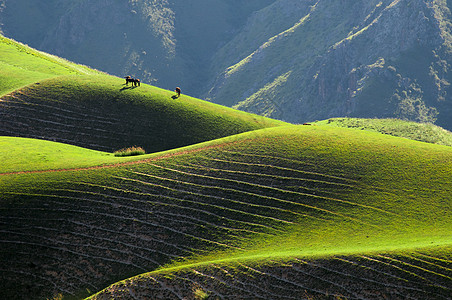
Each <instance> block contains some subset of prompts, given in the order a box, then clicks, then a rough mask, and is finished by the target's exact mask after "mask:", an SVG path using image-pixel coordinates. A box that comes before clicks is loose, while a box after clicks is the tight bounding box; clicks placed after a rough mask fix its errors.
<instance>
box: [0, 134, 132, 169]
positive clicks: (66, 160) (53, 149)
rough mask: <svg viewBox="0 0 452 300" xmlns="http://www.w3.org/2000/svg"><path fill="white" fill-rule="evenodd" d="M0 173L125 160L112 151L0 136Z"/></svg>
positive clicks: (77, 166) (63, 167) (75, 166)
mask: <svg viewBox="0 0 452 300" xmlns="http://www.w3.org/2000/svg"><path fill="white" fill-rule="evenodd" d="M0 158H1V161H2V163H1V164H0V173H11V172H27V171H42V170H58V169H75V168H86V167H92V166H99V165H103V164H114V163H119V162H125V160H124V159H121V158H118V157H115V156H114V155H113V154H112V153H107V152H101V151H95V150H90V149H85V148H81V147H76V146H71V145H67V144H62V143H56V142H50V141H43V140H37V139H28V138H17V137H4V136H2V137H0Z"/></svg>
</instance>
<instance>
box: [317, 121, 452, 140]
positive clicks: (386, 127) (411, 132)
mask: <svg viewBox="0 0 452 300" xmlns="http://www.w3.org/2000/svg"><path fill="white" fill-rule="evenodd" d="M315 124H316V125H328V126H337V127H346V128H354V129H359V130H368V131H374V132H380V133H383V134H388V135H393V136H397V137H403V138H407V139H411V140H415V141H421V142H426V143H432V144H438V145H445V146H452V132H450V131H448V130H446V129H444V128H441V127H439V126H436V125H433V124H430V123H416V122H411V121H404V120H399V119H358V118H333V119H328V120H324V121H319V122H316V123H315Z"/></svg>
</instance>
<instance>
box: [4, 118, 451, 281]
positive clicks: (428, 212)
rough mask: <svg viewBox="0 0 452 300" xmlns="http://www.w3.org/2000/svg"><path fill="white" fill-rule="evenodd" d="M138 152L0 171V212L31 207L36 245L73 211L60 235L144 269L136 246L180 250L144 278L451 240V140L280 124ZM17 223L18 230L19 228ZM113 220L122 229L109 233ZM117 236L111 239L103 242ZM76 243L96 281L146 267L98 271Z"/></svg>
mask: <svg viewBox="0 0 452 300" xmlns="http://www.w3.org/2000/svg"><path fill="white" fill-rule="evenodd" d="M143 158H146V159H147V160H146V161H143V162H142V163H139V162H136V163H134V164H130V165H126V166H117V167H114V168H101V169H92V170H80V171H70V172H50V173H49V172H47V173H29V174H15V175H4V176H2V178H1V180H0V191H1V192H2V194H3V195H4V197H5V200H4V201H3V208H4V212H9V214H10V217H11V216H14V215H15V214H16V213H15V212H14V209H13V207H14V206H13V203H15V202H17V203H20V206H21V207H22V210H23V211H27V209H30V210H29V212H28V213H27V216H25V217H22V218H25V219H30V220H33V223H34V224H35V226H36V229H32V230H31V231H29V232H28V234H32V235H33V236H42V240H43V241H46V240H47V239H48V237H46V236H47V234H46V233H45V232H44V231H42V230H41V229H40V228H42V227H45V228H47V227H48V226H50V225H46V226H44V223H41V221H39V220H41V219H42V218H43V217H44V216H46V217H45V218H44V219H42V220H47V219H53V218H57V215H58V214H61V213H62V214H63V216H65V215H67V216H68V217H69V216H70V219H71V220H74V221H75V223H74V224H71V223H66V222H65V223H64V227H65V232H67V234H69V235H71V236H72V235H73V236H74V238H77V239H82V242H81V244H83V245H88V244H91V243H93V242H94V243H96V242H95V241H97V243H98V245H99V246H101V247H102V248H109V249H111V250H110V251H111V252H112V253H116V252H117V251H119V250H120V249H123V250H122V251H125V250H124V249H129V250H127V251H132V250H133V249H135V250H134V253H136V255H137V256H136V257H135V258H133V261H135V260H137V266H142V267H144V268H150V269H152V268H155V267H157V266H155V265H153V264H152V263H151V264H150V263H149V262H148V261H146V260H142V258H140V257H143V256H144V257H147V255H149V254H145V253H156V252H155V251H157V253H160V252H159V251H161V252H163V253H165V255H169V254H171V255H175V256H176V257H177V258H175V259H169V258H168V257H165V258H164V259H162V260H161V261H160V262H161V263H162V264H164V266H162V267H160V268H159V269H158V270H157V271H154V272H152V273H149V274H147V275H143V276H144V278H146V276H147V277H152V276H160V275H159V274H169V276H171V274H177V272H183V271H184V270H190V269H197V268H200V267H203V266H208V265H211V264H214V265H226V266H231V265H232V266H233V265H234V264H236V263H246V264H267V263H268V262H269V261H274V260H276V261H279V260H283V261H284V260H290V259H293V258H302V259H307V258H309V259H327V258H328V257H332V256H337V255H347V256H350V255H364V254H366V255H376V254H379V253H384V252H391V253H392V252H394V253H396V252H397V253H402V254H403V253H406V252H409V251H412V250H413V249H427V248H431V247H447V246H450V244H451V243H452V241H451V239H450V232H451V230H452V223H451V222H450V220H451V219H452V218H451V217H452V215H451V211H452V209H451V208H452V207H451V203H450V196H451V194H452V190H451V188H450V187H451V186H452V185H451V178H452V148H450V147H446V146H441V145H434V144H428V143H421V142H417V141H412V140H409V139H401V138H397V137H392V136H388V135H382V134H380V133H377V132H370V131H361V130H354V129H348V128H339V127H334V126H282V127H275V128H268V129H262V130H257V131H252V132H247V133H242V134H239V135H235V136H230V137H225V138H222V139H218V140H214V141H209V142H205V143H202V144H197V145H192V146H189V147H185V148H181V149H174V150H171V151H169V152H162V153H156V154H151V155H146V156H144V157H143ZM46 203H47V204H48V205H50V207H52V209H49V208H46V206H45V204H46ZM37 206H38V207H42V208H41V210H36V208H37ZM66 209H69V210H70V211H71V212H72V213H69V212H64V211H65V210H66ZM162 213H163V214H162ZM96 214H98V215H96ZM166 214H168V215H166ZM165 216H166V217H165ZM171 216H172V217H171ZM174 216H177V218H175V217H174ZM161 217H165V218H164V219H160V218H161ZM13 220H15V219H13ZM17 222H19V221H17V220H16V221H14V224H15V225H14V226H16V227H15V228H21V226H19V225H18V224H17ZM93 222H94V223H93ZM19 223H20V222H19ZM77 224H87V225H85V226H93V225H94V226H96V227H99V226H101V227H103V228H105V229H107V231H105V232H104V233H103V234H102V237H103V238H101V239H99V238H100V237H101V236H97V235H91V234H88V235H86V236H83V237H82V236H77V229H76V228H77V226H79V225H77ZM102 224H103V225H102ZM107 224H108V225H107ZM151 224H155V225H151ZM60 225H61V224H60ZM60 225H58V226H60ZM11 226H13V225H11ZM52 226H54V225H52ZM118 226H120V227H121V228H123V230H125V232H124V233H121V232H119V231H118V232H117V231H115V229H114V228H117V227H118ZM152 226H157V229H155V228H154V229H152ZM160 226H161V227H160ZM52 228H54V230H58V229H57V227H52ZM108 228H110V229H108ZM132 228H135V229H133V230H136V231H137V232H139V236H141V235H142V234H144V233H145V232H148V231H150V232H153V231H156V232H159V234H157V235H155V237H156V238H157V239H162V240H164V241H166V242H169V241H171V243H176V244H177V245H178V246H179V247H181V248H186V247H188V248H189V249H191V250H190V251H189V252H188V253H184V252H181V251H180V250H177V249H173V248H171V247H170V248H167V246H164V247H163V248H160V246H158V245H153V244H152V243H149V241H147V240H141V241H135V242H132V241H129V239H130V237H129V236H128V235H125V233H126V232H129V231H130V230H132ZM11 230H12V231H14V232H15V231H18V230H19V229H12V228H11V229H10V230H9V231H11ZM19 231H20V230H19ZM114 232H117V233H115V234H114V235H113V236H114V238H113V236H112V237H111V239H112V241H113V240H114V241H115V243H116V244H110V242H108V240H109V239H110V235H111V234H113V233H114ZM9 234H10V233H8V235H9ZM99 234H100V233H99ZM170 236H171V238H169V237H170ZM19 237H20V235H19V236H16V237H15V239H17V238H19ZM9 238H12V237H9ZM56 238H57V240H60V238H58V237H56ZM104 238H106V239H107V240H104ZM53 239H55V237H53V238H52V240H53ZM61 242H63V240H60V243H61ZM135 243H137V244H135ZM18 245H20V244H18ZM133 245H137V246H138V245H139V247H144V248H145V249H147V250H146V251H144V252H142V250H143V249H141V248H133V247H136V246H133ZM68 247H71V246H69V245H68ZM118 247H119V248H118ZM130 247H132V248H130ZM8 249H9V248H8ZM27 249H28V248H27V247H26V246H24V247H23V248H21V251H22V252H25V253H29V252H28V251H30V250H27ZM164 249H166V250H164ZM78 251H82V253H83V255H85V256H86V257H88V258H89V257H92V259H90V260H91V261H92V264H93V265H95V266H96V269H97V270H99V272H100V273H102V274H104V275H103V277H102V278H103V283H102V284H107V283H111V282H114V281H116V280H117V279H116V280H115V279H114V278H112V277H111V276H112V274H119V273H121V272H123V273H129V274H130V273H132V275H133V273H135V274H141V273H145V272H143V271H142V270H141V271H140V270H139V269H136V267H132V266H130V267H126V266H123V267H114V270H115V271H114V272H110V273H111V274H110V275H107V273H104V272H105V271H102V270H103V267H101V265H99V262H96V261H97V259H96V258H95V257H96V254H95V253H96V249H95V248H94V249H92V248H91V247H88V246H82V247H81V248H80V249H79V250H78ZM127 251H126V252H127ZM137 251H138V252H137ZM45 253H46V254H45V255H47V256H50V257H55V258H56V259H58V260H60V261H61V260H62V261H63V262H64V263H63V264H74V263H75V261H73V259H71V258H70V256H68V257H67V258H66V256H65V255H64V252H63V253H58V252H55V251H54V250H52V249H47V250H46V252H45ZM27 255H32V256H33V255H35V254H31V253H29V254H27ZM97 255H98V254H97ZM101 256H102V257H106V258H108V257H115V256H110V254H108V253H106V252H103V254H102V255H101ZM149 257H151V256H149ZM153 257H154V256H153ZM140 261H141V263H139V262H140ZM66 266H67V267H68V268H70V269H71V268H72V267H69V265H66ZM121 270H122V271H121ZM126 270H128V272H125V271H126ZM116 272H119V273H116ZM80 276H83V278H87V280H88V278H90V277H89V276H90V275H88V274H86V273H83V275H80ZM89 280H93V279H89Z"/></svg>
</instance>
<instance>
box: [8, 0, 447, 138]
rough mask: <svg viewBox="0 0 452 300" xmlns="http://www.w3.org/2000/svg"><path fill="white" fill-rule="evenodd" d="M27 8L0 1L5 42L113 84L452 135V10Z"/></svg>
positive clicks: (286, 5) (280, 114) (154, 5)
mask: <svg viewBox="0 0 452 300" xmlns="http://www.w3.org/2000/svg"><path fill="white" fill-rule="evenodd" d="M26 2H28V1H26V0H0V7H1V9H0V23H2V27H1V29H2V31H3V32H4V34H5V35H7V36H9V37H12V38H15V39H17V40H19V41H21V42H24V43H28V44H30V45H31V46H34V47H37V48H39V49H41V50H44V51H48V52H51V53H55V54H57V55H60V56H63V57H65V58H68V59H70V60H74V61H76V62H80V63H84V64H88V65H90V66H93V67H96V68H98V69H100V70H103V71H106V72H109V73H112V74H115V75H119V76H122V75H125V74H131V75H133V76H138V77H140V78H141V79H142V81H144V82H147V83H151V84H154V85H157V86H160V87H163V88H167V89H174V87H175V86H177V85H179V86H181V87H182V89H183V92H185V93H189V94H191V95H193V96H197V97H200V98H204V99H208V100H210V101H213V102H216V103H220V104H224V105H228V106H233V107H235V108H238V109H241V110H245V111H249V112H254V113H258V114H261V115H266V116H269V117H272V118H277V119H282V120H285V121H289V122H294V123H301V122H307V121H313V120H316V119H325V118H328V117H337V116H353V117H398V118H405V119H409V120H416V121H422V122H436V124H438V125H440V126H443V127H445V128H448V129H452V105H451V104H452V103H451V102H452V97H451V91H450V82H451V80H452V78H451V74H450V72H449V69H450V68H451V67H450V62H451V61H452V58H451V53H452V51H451V50H452V46H451V45H452V35H451V28H452V24H451V20H452V17H451V13H450V8H451V6H452V1H450V0H448V1H446V0H359V1H357V0H302V1H300V0H247V1H239V0H209V1H208V0H193V1H184V0H159V1H157V0H128V1H119V0H116V1H115V0H90V1H85V0H79V1H69V0H64V1H56V0H49V1H35V2H33V3H32V4H29V3H26ZM41 2H45V3H41ZM25 4H26V5H25ZM24 20H27V21H24Z"/></svg>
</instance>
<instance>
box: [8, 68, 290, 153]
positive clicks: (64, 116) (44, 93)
mask: <svg viewBox="0 0 452 300" xmlns="http://www.w3.org/2000/svg"><path fill="white" fill-rule="evenodd" d="M173 94H174V93H173V92H170V91H166V90H162V89H159V88H156V87H152V86H149V85H146V84H142V85H141V86H140V87H136V88H135V87H131V86H130V85H129V86H125V85H124V80H122V79H119V78H116V77H112V76H106V75H91V76H80V75H77V76H60V77H56V78H51V79H46V80H43V81H41V82H40V84H34V85H30V86H27V87H25V88H22V89H20V90H17V91H15V92H14V93H13V94H12V95H11V96H5V100H4V102H5V103H4V105H5V106H7V107H8V106H9V105H11V108H9V109H8V110H6V112H7V113H8V114H7V115H6V116H5V117H4V122H5V123H6V122H7V124H11V125H10V128H11V129H10V131H13V132H14V133H15V134H17V135H21V134H26V136H30V132H32V131H33V130H31V131H30V128H40V127H41V126H45V127H46V128H45V130H46V131H44V133H43V132H42V131H40V130H37V131H36V132H35V133H33V134H32V136H36V137H41V136H44V137H45V136H46V135H48V136H50V137H52V138H55V139H56V140H57V141H64V142H65V143H71V144H74V145H78V146H84V147H87V148H93V149H97V150H102V151H108V152H113V151H115V150H117V149H120V148H124V147H128V146H130V145H136V146H138V147H143V148H144V149H146V151H147V152H148V153H152V152H158V151H163V150H169V149H174V148H178V147H182V146H186V145H190V144H195V143H199V142H204V141H207V140H212V139H216V138H220V137H224V136H228V135H233V134H237V133H241V132H245V131H251V130H256V129H260V128H265V127H271V126H280V125H286V124H287V123H284V122H281V121H276V120H272V119H268V118H264V117H262V116H258V115H253V114H249V113H245V112H240V111H237V110H234V109H231V108H227V107H224V106H220V105H216V104H212V103H209V102H206V101H202V100H199V99H195V98H192V97H190V96H187V95H182V96H181V97H180V98H178V99H175V100H174V99H172V98H171V96H172V95H173ZM10 103H11V104H10ZM62 120H63V121H62ZM16 122H20V123H22V124H26V126H22V127H20V128H17V126H14V124H15V123H16ZM4 128H6V126H5V127H4ZM0 130H1V129H0ZM22 130H24V132H22ZM68 130H69V131H74V132H77V134H67V133H64V132H66V131H68ZM46 132H48V133H46ZM92 145H98V146H92Z"/></svg>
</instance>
